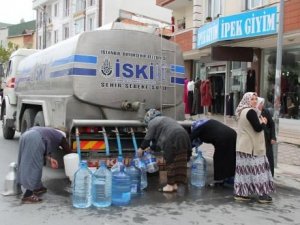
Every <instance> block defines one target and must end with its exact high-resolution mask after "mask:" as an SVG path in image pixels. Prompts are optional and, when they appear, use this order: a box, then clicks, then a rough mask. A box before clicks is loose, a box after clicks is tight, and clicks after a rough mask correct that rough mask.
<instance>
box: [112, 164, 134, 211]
mask: <svg viewBox="0 0 300 225" xmlns="http://www.w3.org/2000/svg"><path fill="white" fill-rule="evenodd" d="M120 169H121V170H120V171H116V172H113V173H112V204H113V205H117V206H122V205H128V204H129V202H130V200H131V181H130V176H129V175H128V174H127V173H125V172H124V166H121V167H120Z"/></svg>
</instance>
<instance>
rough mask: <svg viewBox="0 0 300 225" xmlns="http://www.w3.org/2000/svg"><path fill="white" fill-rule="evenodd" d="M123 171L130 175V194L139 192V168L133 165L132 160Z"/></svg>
mask: <svg viewBox="0 0 300 225" xmlns="http://www.w3.org/2000/svg"><path fill="white" fill-rule="evenodd" d="M125 172H126V173H127V174H128V175H129V176H130V181H131V194H140V193H141V170H140V169H139V168H137V167H136V166H135V162H134V161H133V160H132V161H131V163H130V166H128V167H126V168H125Z"/></svg>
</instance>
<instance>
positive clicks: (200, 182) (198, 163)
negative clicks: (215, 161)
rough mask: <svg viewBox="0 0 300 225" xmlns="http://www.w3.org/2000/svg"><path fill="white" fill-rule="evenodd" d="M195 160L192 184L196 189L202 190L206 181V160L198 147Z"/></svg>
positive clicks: (193, 161) (192, 169)
mask: <svg viewBox="0 0 300 225" xmlns="http://www.w3.org/2000/svg"><path fill="white" fill-rule="evenodd" d="M193 154H196V155H195V158H194V159H193V160H192V166H191V184H192V185H193V186H195V187H199V188H202V187H204V186H205V181H206V173H207V171H206V160H205V159H204V157H203V156H202V152H201V150H200V148H199V147H198V148H197V150H196V153H195V152H194V153H193Z"/></svg>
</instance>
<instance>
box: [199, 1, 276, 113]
mask: <svg viewBox="0 0 300 225" xmlns="http://www.w3.org/2000/svg"><path fill="white" fill-rule="evenodd" d="M277 14H278V8H277V6H273V7H269V8H263V9H258V10H253V11H247V12H243V13H240V14H235V15H231V16H225V17H220V18H218V19H216V20H214V21H213V22H211V23H208V24H206V25H204V26H203V27H200V28H199V29H198V32H197V48H198V49H199V50H200V51H201V50H202V49H207V48H210V60H207V57H206V58H205V60H204V61H203V60H202V58H200V59H199V61H198V62H196V66H195V72H196V76H198V77H200V79H203V80H205V79H209V80H211V84H215V85H213V86H212V88H211V89H212V90H213V91H212V95H213V96H212V97H213V101H212V105H211V107H210V112H212V113H221V114H224V115H228V116H233V115H234V109H235V108H236V106H237V104H238V102H239V101H240V99H241V97H242V95H243V94H244V93H245V92H247V91H256V92H258V93H259V94H260V95H262V94H263V95H264V94H265V93H260V90H261V85H265V83H264V80H263V79H264V77H263V78H262V77H261V72H262V68H261V66H262V62H263V60H264V58H262V54H261V53H262V49H263V47H264V46H262V45H263V42H261V38H264V39H266V38H270V39H272V40H274V39H275V38H276V36H277V25H278V23H277ZM252 43H257V44H258V45H255V44H254V45H253V44H252ZM272 47H273V46H272ZM266 53H267V52H266ZM270 54H271V53H270ZM275 55H276V51H275ZM263 90H266V89H265V88H264V89H263ZM214 94H217V95H216V96H217V97H216V98H215V97H214ZM220 99H222V102H220Z"/></svg>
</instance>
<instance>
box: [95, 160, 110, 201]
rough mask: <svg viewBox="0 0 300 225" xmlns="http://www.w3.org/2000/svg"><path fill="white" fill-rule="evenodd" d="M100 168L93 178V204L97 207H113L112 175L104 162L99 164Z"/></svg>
mask: <svg viewBox="0 0 300 225" xmlns="http://www.w3.org/2000/svg"><path fill="white" fill-rule="evenodd" d="M99 164H100V167H99V168H98V169H97V170H96V171H95V172H94V174H93V177H92V204H93V205H94V206H96V207H108V206H110V205H111V182H112V175H111V172H110V170H109V169H108V168H107V167H106V164H105V162H104V161H101V162H99Z"/></svg>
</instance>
